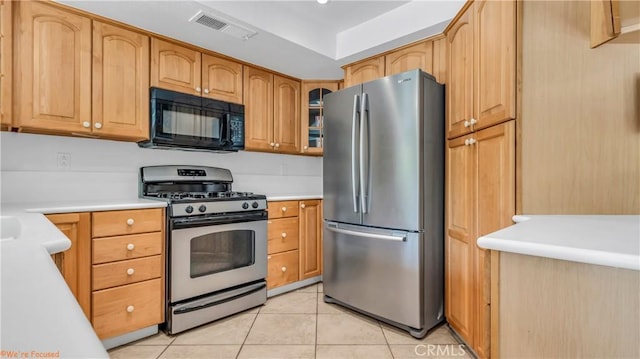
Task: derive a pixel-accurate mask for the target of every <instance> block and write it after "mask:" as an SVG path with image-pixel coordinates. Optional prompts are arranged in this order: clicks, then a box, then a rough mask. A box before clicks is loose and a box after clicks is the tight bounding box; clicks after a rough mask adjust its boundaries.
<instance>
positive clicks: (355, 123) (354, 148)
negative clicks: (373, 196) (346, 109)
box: [351, 94, 361, 213]
mask: <svg viewBox="0 0 640 359" xmlns="http://www.w3.org/2000/svg"><path fill="white" fill-rule="evenodd" d="M360 116H361V113H360V95H358V94H356V95H354V96H353V119H352V123H351V194H352V197H353V212H355V213H358V192H360V178H359V177H358V167H359V163H358V157H356V152H358V139H359V136H358V131H357V129H358V128H359V127H360V122H361V118H360Z"/></svg>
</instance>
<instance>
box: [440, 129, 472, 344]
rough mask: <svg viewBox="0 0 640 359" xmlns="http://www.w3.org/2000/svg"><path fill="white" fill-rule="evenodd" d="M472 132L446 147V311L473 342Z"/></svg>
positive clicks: (457, 327)
mask: <svg viewBox="0 0 640 359" xmlns="http://www.w3.org/2000/svg"><path fill="white" fill-rule="evenodd" d="M470 138H471V136H464V137H459V138H456V139H454V140H450V141H449V144H448V150H447V169H446V181H447V186H446V187H447V193H446V223H447V234H446V239H445V240H446V242H445V261H444V262H445V311H446V312H445V315H446V317H447V320H448V321H449V324H450V325H451V326H452V327H453V328H454V329H455V331H456V332H457V333H458V334H459V335H460V336H462V338H463V339H464V340H465V341H466V342H467V343H468V344H470V345H473V322H474V316H473V313H474V312H473V300H474V297H473V280H474V276H473V274H474V268H473V254H474V248H475V243H474V242H475V232H474V226H475V223H474V212H475V211H474V192H475V189H474V158H473V149H472V147H471V146H469V145H468V141H466V140H469V139H470Z"/></svg>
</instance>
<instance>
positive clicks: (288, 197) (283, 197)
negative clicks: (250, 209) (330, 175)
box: [267, 194, 322, 201]
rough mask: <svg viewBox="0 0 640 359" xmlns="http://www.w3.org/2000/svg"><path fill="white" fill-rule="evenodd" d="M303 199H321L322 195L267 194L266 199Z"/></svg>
mask: <svg viewBox="0 0 640 359" xmlns="http://www.w3.org/2000/svg"><path fill="white" fill-rule="evenodd" d="M305 199H322V195H321V194H319V195H315V196H314V195H299V196H295V195H294V196H267V201H304V200H305Z"/></svg>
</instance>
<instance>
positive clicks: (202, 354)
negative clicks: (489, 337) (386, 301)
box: [109, 283, 472, 359]
mask: <svg viewBox="0 0 640 359" xmlns="http://www.w3.org/2000/svg"><path fill="white" fill-rule="evenodd" d="M322 296H323V293H322V283H319V284H314V285H311V286H308V287H305V288H302V289H299V290H297V291H294V292H289V293H285V294H282V295H279V296H277V297H273V298H269V299H268V300H267V303H266V304H265V305H263V306H262V307H259V308H254V309H251V310H248V311H245V312H242V313H239V314H236V315H233V316H230V317H228V318H225V319H222V320H218V321H216V322H213V323H210V324H207V325H204V326H201V327H198V328H194V329H191V330H189V331H186V332H184V333H180V334H178V335H175V336H167V335H166V334H164V333H160V334H157V335H155V336H152V337H149V338H145V339H142V340H139V341H137V342H134V343H131V344H129V345H126V346H122V347H119V348H114V349H112V350H110V351H109V355H110V356H111V358H114V359H124V358H135V359H151V358H153V359H156V358H159V359H168V358H194V359H195V358H207V359H209V358H238V359H245V358H277V359H287V358H311V359H313V358H317V359H325V358H326V359H340V358H352V359H357V358H365V359H375V358H381V359H382V358H447V357H449V358H454V357H455V358H471V357H472V356H471V355H470V354H469V353H466V352H465V347H464V346H462V345H460V344H459V343H458V341H457V340H456V339H455V338H454V337H453V335H452V334H451V332H450V331H449V329H448V327H447V326H446V325H443V326H440V327H439V328H437V329H435V330H433V331H432V332H431V333H429V335H427V336H426V337H425V338H424V339H422V340H417V339H415V338H412V337H411V336H410V335H409V334H407V333H406V332H404V331H401V330H399V329H396V328H393V327H391V326H388V325H386V324H383V323H381V322H379V321H377V320H375V319H371V318H369V317H366V316H363V315H360V314H358V313H355V312H353V311H350V310H348V309H345V308H343V307H340V306H337V305H334V304H327V303H325V302H324V301H323V300H322Z"/></svg>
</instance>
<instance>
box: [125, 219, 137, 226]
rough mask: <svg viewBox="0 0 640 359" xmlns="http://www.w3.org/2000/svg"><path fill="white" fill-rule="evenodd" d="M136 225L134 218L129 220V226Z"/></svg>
mask: <svg viewBox="0 0 640 359" xmlns="http://www.w3.org/2000/svg"><path fill="white" fill-rule="evenodd" d="M134 223H135V221H134V220H133V218H129V219H127V225H129V226H133V224H134Z"/></svg>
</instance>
